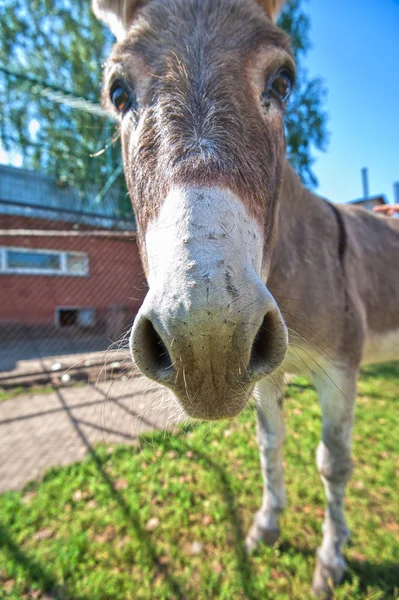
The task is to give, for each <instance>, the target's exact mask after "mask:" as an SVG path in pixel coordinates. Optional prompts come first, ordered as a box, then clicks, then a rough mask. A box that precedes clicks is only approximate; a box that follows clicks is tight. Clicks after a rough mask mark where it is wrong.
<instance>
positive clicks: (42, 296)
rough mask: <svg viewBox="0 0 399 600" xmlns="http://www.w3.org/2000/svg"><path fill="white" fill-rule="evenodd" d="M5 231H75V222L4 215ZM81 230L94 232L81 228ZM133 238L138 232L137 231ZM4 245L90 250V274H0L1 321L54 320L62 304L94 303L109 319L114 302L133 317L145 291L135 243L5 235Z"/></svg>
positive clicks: (1, 241)
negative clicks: (73, 223) (77, 275)
mask: <svg viewBox="0 0 399 600" xmlns="http://www.w3.org/2000/svg"><path fill="white" fill-rule="evenodd" d="M0 229H7V230H11V229H29V230H33V229H36V230H43V229H45V230H64V231H65V230H70V229H73V225H71V224H69V223H65V222H61V221H48V220H43V219H33V218H27V217H20V216H8V215H0ZM79 229H80V230H90V227H88V226H83V225H82V226H79ZM132 237H133V234H132ZM0 246H11V247H23V248H37V249H49V250H74V251H79V252H86V253H87V255H88V259H89V275H88V277H74V276H59V275H55V276H54V275H5V274H0V322H2V323H5V322H8V323H10V322H13V323H19V324H32V325H33V324H54V315H55V308H56V307H58V306H73V307H75V306H76V307H91V308H94V309H95V310H96V314H97V316H98V317H99V318H100V320H101V319H103V320H104V319H105V316H106V314H107V310H108V308H109V306H110V305H112V304H116V305H120V306H125V307H126V308H127V311H128V313H129V314H130V315H131V316H132V317H133V316H134V315H135V314H136V312H137V310H138V308H139V307H140V304H141V302H142V300H143V298H144V296H145V293H146V284H145V278H144V275H143V268H142V266H141V263H140V258H139V254H138V249H137V245H136V242H135V241H134V240H133V239H131V238H128V239H127V238H124V239H121V238H116V237H112V234H111V235H110V236H109V237H105V238H95V237H57V236H51V237H30V236H27V237H21V236H12V237H10V236H1V235H0Z"/></svg>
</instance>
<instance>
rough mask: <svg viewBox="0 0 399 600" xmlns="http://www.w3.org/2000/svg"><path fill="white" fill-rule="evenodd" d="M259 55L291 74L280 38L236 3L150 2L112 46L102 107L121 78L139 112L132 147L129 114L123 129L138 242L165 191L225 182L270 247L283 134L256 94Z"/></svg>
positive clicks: (258, 14) (277, 116)
mask: <svg viewBox="0 0 399 600" xmlns="http://www.w3.org/2000/svg"><path fill="white" fill-rule="evenodd" d="M199 39H200V40H201V44H198V40H199ZM215 40H216V42H215ZM277 50H279V51H277ZM261 59H263V60H262V68H263V69H264V72H268V71H269V72H274V71H276V70H278V68H279V67H280V66H283V65H285V64H287V65H288V66H289V67H290V68H291V69H292V57H291V55H290V53H289V50H288V39H287V37H286V36H285V34H283V33H282V32H281V31H280V30H278V29H277V28H276V27H274V26H273V25H272V24H271V23H270V21H268V20H267V19H266V18H265V16H264V14H263V11H262V10H260V9H259V7H257V6H256V5H255V4H254V3H247V2H245V1H243V0H219V1H218V2H217V3H215V2H214V0H201V2H199V1H198V0H188V1H184V0H183V1H182V0H169V1H168V2H162V1H161V0H153V1H152V2H150V3H149V5H148V6H147V7H145V8H144V9H143V10H142V11H140V19H139V21H138V22H137V26H134V27H133V28H132V30H131V32H130V34H129V36H128V37H127V39H126V40H125V41H124V42H123V43H121V44H118V45H117V46H116V47H115V48H114V51H113V53H112V55H111V57H110V59H109V61H108V63H107V68H106V72H105V83H104V103H105V104H106V105H108V94H109V88H110V85H111V81H112V80H113V78H114V77H115V76H116V77H119V76H120V75H118V73H123V77H124V79H125V80H127V81H128V82H129V83H130V85H132V86H134V88H135V91H136V93H137V96H138V102H139V105H140V106H142V107H143V108H142V110H141V114H140V115H139V119H140V133H139V139H138V142H137V143H135V144H134V145H133V144H131V143H130V136H131V135H132V132H133V130H134V128H135V126H136V122H135V117H134V116H133V115H132V116H131V117H128V118H127V119H124V120H123V122H122V126H121V135H122V147H123V160H124V166H125V175H126V180H127V185H128V188H129V192H130V196H131V198H132V201H133V204H134V206H135V209H136V215H137V222H138V234H139V239H142V238H143V232H145V230H146V227H147V223H148V220H151V219H153V218H154V217H155V216H156V214H157V212H158V210H159V206H160V204H161V203H162V200H163V198H164V197H165V196H166V194H167V192H168V190H169V189H170V186H171V185H173V184H193V185H195V184H201V185H222V186H223V185H224V186H228V187H230V188H231V189H232V190H233V191H235V192H236V193H237V194H238V195H239V196H240V197H241V198H242V199H243V201H244V202H246V204H247V206H248V209H249V211H250V212H251V213H252V214H256V216H257V219H258V220H259V221H261V222H262V224H263V227H264V229H265V243H266V246H270V241H271V239H270V236H271V231H272V223H273V221H274V219H273V214H274V210H275V206H276V199H277V198H278V194H279V191H280V187H281V179H282V162H281V156H282V155H283V153H284V137H282V136H281V132H282V130H283V128H282V112H281V109H276V108H275V106H273V105H272V106H271V107H270V109H269V108H266V109H265V108H263V107H261V106H260V103H259V97H260V95H261V92H262V89H260V90H259V89H254V84H253V71H254V70H256V69H257V70H259V67H257V63H258V62H259V61H260V60H261ZM115 73H117V75H115ZM256 75H257V76H258V77H259V74H258V73H256ZM261 77H262V78H263V77H264V75H263V72H262V74H261ZM262 81H263V80H262ZM271 104H273V103H271ZM161 132H162V133H161ZM203 140H205V142H204V143H203ZM143 254H144V253H143Z"/></svg>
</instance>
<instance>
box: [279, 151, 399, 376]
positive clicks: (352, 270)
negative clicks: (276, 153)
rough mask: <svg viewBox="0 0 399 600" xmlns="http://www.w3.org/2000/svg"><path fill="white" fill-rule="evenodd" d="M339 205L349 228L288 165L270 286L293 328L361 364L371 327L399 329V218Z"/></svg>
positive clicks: (379, 331)
mask: <svg viewBox="0 0 399 600" xmlns="http://www.w3.org/2000/svg"><path fill="white" fill-rule="evenodd" d="M335 210H336V211H339V213H340V215H341V216H342V223H343V227H344V231H340V227H339V225H338V222H337V219H336V218H335V216H334V213H333V211H332V207H331V206H330V204H329V203H328V202H326V201H325V200H323V199H322V198H320V197H318V196H315V195H314V194H312V193H311V192H309V191H308V190H307V189H305V188H304V187H303V186H302V184H301V182H300V181H299V178H298V176H297V175H296V174H295V173H294V172H293V170H292V168H291V167H290V166H289V165H288V163H286V166H285V171H284V184H283V189H282V193H281V196H280V208H279V225H278V238H277V244H276V247H275V249H274V252H273V259H272V266H271V272H270V276H269V280H268V286H269V289H270V291H271V292H272V293H273V295H274V297H275V298H276V299H277V301H279V306H280V309H281V310H282V312H283V315H284V317H285V320H286V323H287V325H288V326H289V327H291V328H292V329H293V330H294V331H296V332H298V333H300V334H301V335H302V336H303V337H304V338H306V340H307V341H308V342H309V343H310V344H313V345H314V346H315V347H316V348H319V347H321V348H323V347H324V349H326V348H329V349H330V352H329V354H331V350H333V354H334V355H335V356H334V357H332V358H334V359H335V357H340V358H341V359H342V358H343V359H344V360H345V361H346V362H349V363H350V364H351V365H353V366H355V367H357V366H358V365H359V363H360V362H361V358H362V353H363V347H364V343H365V341H366V339H367V337H368V336H370V333H371V332H373V333H377V334H384V333H388V332H389V331H394V330H395V329H398V330H399V310H398V306H399V262H398V260H395V258H394V257H395V256H396V257H397V256H399V220H396V219H391V218H385V217H377V216H375V215H373V214H372V213H370V212H368V211H366V210H365V209H362V208H358V207H354V206H345V205H336V208H335ZM341 236H344V247H343V248H342V251H343V252H342V255H341V256H340V252H339V250H340V238H341ZM279 298H281V300H279ZM332 323H333V324H334V327H331V324H332ZM398 354H399V348H398Z"/></svg>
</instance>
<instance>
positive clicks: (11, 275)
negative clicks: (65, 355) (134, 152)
mask: <svg viewBox="0 0 399 600" xmlns="http://www.w3.org/2000/svg"><path fill="white" fill-rule="evenodd" d="M145 292H146V285H145V280H144V276H143V269H142V266H141V263H140V258H139V254H138V249H137V244H136V241H135V231H134V217H133V214H131V215H122V216H121V215H119V214H118V213H117V202H116V201H115V198H113V197H112V196H109V197H108V198H106V199H105V202H102V204H101V207H100V208H99V207H98V206H90V204H88V203H87V201H86V202H85V203H84V204H82V203H80V205H79V202H78V198H77V195H76V192H75V190H71V189H68V188H66V189H65V188H63V187H60V186H59V184H57V182H56V180H54V179H50V178H48V177H45V176H42V175H41V174H37V173H34V172H30V171H26V170H23V169H16V168H14V167H8V166H7V167H6V166H0V328H1V329H2V330H3V331H4V330H8V331H9V332H11V333H12V331H14V332H16V331H17V330H21V328H22V329H24V328H26V327H34V328H35V330H37V329H39V330H41V331H42V333H43V332H45V333H46V335H50V334H51V333H54V332H58V333H60V334H61V333H62V331H63V330H65V329H66V328H68V329H69V331H71V329H73V330H76V332H79V331H81V332H83V331H87V330H92V331H95V332H99V331H102V332H104V333H106V334H108V336H109V337H111V338H114V339H115V338H116V337H117V336H118V335H120V333H122V330H123V329H124V328H126V327H127V326H128V324H129V323H131V322H132V320H133V318H134V316H135V314H136V313H137V310H138V308H139V307H140V304H141V302H142V300H143V298H144V295H145Z"/></svg>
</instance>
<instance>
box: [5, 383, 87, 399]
mask: <svg viewBox="0 0 399 600" xmlns="http://www.w3.org/2000/svg"><path fill="white" fill-rule="evenodd" d="M84 385H85V382H84V381H72V383H69V384H64V385H61V386H59V385H58V386H57V387H72V386H73V387H83V386H84ZM55 390H56V387H55V386H54V385H43V386H40V385H31V386H28V385H26V386H23V385H18V386H15V387H12V388H9V389H4V388H2V387H0V402H5V401H6V400H12V399H13V398H18V397H19V396H37V395H42V394H52V393H53V392H54V391H55Z"/></svg>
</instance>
